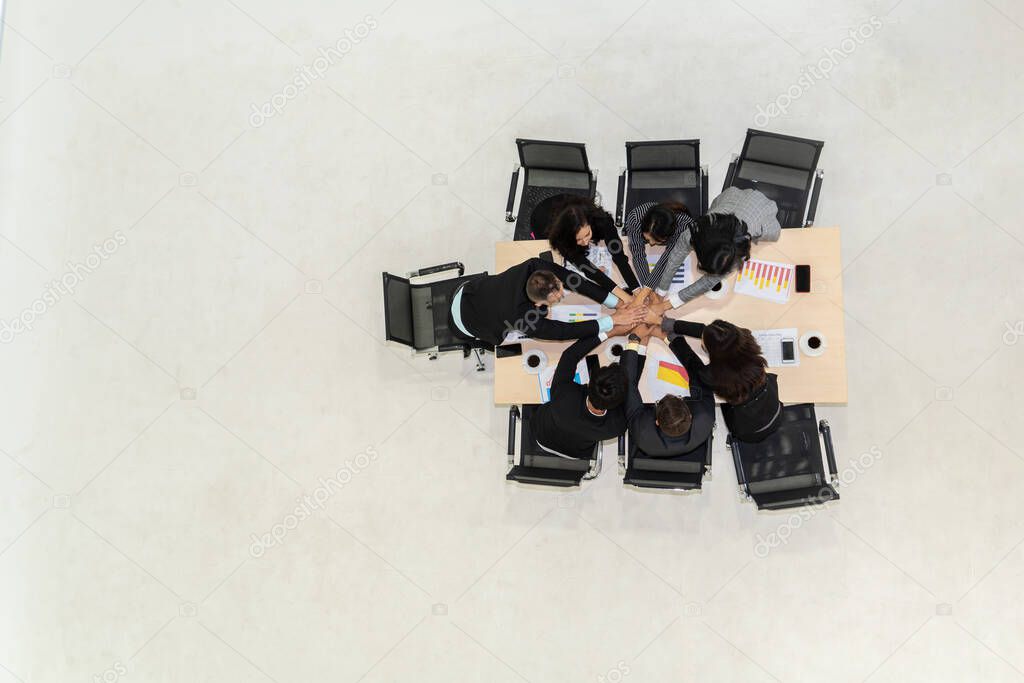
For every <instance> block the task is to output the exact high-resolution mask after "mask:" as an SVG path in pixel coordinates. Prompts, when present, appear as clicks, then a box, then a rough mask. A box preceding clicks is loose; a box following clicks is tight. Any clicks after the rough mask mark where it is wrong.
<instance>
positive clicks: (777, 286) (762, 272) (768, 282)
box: [734, 259, 796, 304]
mask: <svg viewBox="0 0 1024 683" xmlns="http://www.w3.org/2000/svg"><path fill="white" fill-rule="evenodd" d="M795 269H796V267H795V266H794V265H792V264H790V263H776V262H774V261H760V260H757V259H751V260H749V261H747V262H746V263H744V264H743V270H741V271H740V274H739V275H738V276H736V284H735V286H734V289H735V290H736V293H737V294H746V295H747V296H753V297H757V298H758V299H767V300H768V301H774V302H775V303H778V304H784V303H786V302H787V301H789V295H790V292H792V291H793V279H794V271H795Z"/></svg>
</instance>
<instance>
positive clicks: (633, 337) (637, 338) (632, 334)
mask: <svg viewBox="0 0 1024 683" xmlns="http://www.w3.org/2000/svg"><path fill="white" fill-rule="evenodd" d="M626 339H627V340H628V341H630V342H635V343H637V344H639V343H640V336H639V335H637V334H636V333H635V332H630V333H629V336H628V337H626Z"/></svg>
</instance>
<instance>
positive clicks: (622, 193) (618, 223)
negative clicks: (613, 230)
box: [615, 169, 626, 228]
mask: <svg viewBox="0 0 1024 683" xmlns="http://www.w3.org/2000/svg"><path fill="white" fill-rule="evenodd" d="M625 201H626V169H622V171H620V172H619V191H618V194H616V195H615V227H617V228H621V227H622V203H623V202H625Z"/></svg>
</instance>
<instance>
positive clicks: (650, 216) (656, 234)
mask: <svg viewBox="0 0 1024 683" xmlns="http://www.w3.org/2000/svg"><path fill="white" fill-rule="evenodd" d="M678 214H685V215H687V216H688V215H690V212H689V211H687V209H686V206H685V205H683V204H680V203H679V202H665V203H663V204H657V205H655V206H652V207H651V208H650V209H648V210H647V213H646V214H644V217H643V220H641V221H640V232H642V233H643V234H645V235H650V236H651V241H652V242H654V243H655V244H665V243H666V242H668V240H669V238H671V237H672V235H674V234H676V220H677V217H678Z"/></svg>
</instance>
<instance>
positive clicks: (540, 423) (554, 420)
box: [533, 336, 626, 459]
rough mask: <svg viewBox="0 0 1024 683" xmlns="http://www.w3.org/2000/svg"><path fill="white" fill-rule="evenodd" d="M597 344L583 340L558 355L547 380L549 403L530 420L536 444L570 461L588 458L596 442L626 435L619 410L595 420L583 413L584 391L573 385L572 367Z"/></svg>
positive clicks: (577, 385) (593, 337) (573, 368)
mask: <svg viewBox="0 0 1024 683" xmlns="http://www.w3.org/2000/svg"><path fill="white" fill-rule="evenodd" d="M600 343H601V340H600V339H599V338H598V337H597V336H591V337H586V338H584V339H580V340H578V341H577V342H576V343H575V344H573V345H572V346H570V347H569V348H567V349H566V350H565V351H563V352H562V357H561V358H559V359H558V366H557V367H556V368H555V374H554V376H553V377H552V379H551V400H550V401H548V402H547V403H545V404H544V405H542V406H540V407H539V408H537V412H536V413H534V418H533V436H534V438H535V439H536V440H537V443H540V444H543V445H545V446H547V447H548V448H550V449H553V450H555V451H558V452H559V453H561V454H562V455H567V456H569V457H573V458H584V459H586V458H589V457H590V456H591V454H592V453H593V451H594V446H595V445H596V444H597V442H598V441H604V440H605V439H611V438H614V437H617V436H619V435H620V434H622V433H623V432H625V431H626V416H625V414H624V413H623V412H622V407H621V406H620V407H618V408H612V409H610V410H608V411H607V412H606V413H605V414H604V415H602V416H597V415H594V414H593V413H591V412H590V410H588V409H587V388H586V387H585V386H581V385H579V384H576V382H574V381H573V376H574V375H575V374H576V365H577V364H578V363H579V362H580V361H581V360H582V359H583V357H584V356H586V355H587V354H588V353H589V352H590V351H591V350H593V349H594V347H596V346H597V345H598V344H600Z"/></svg>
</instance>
